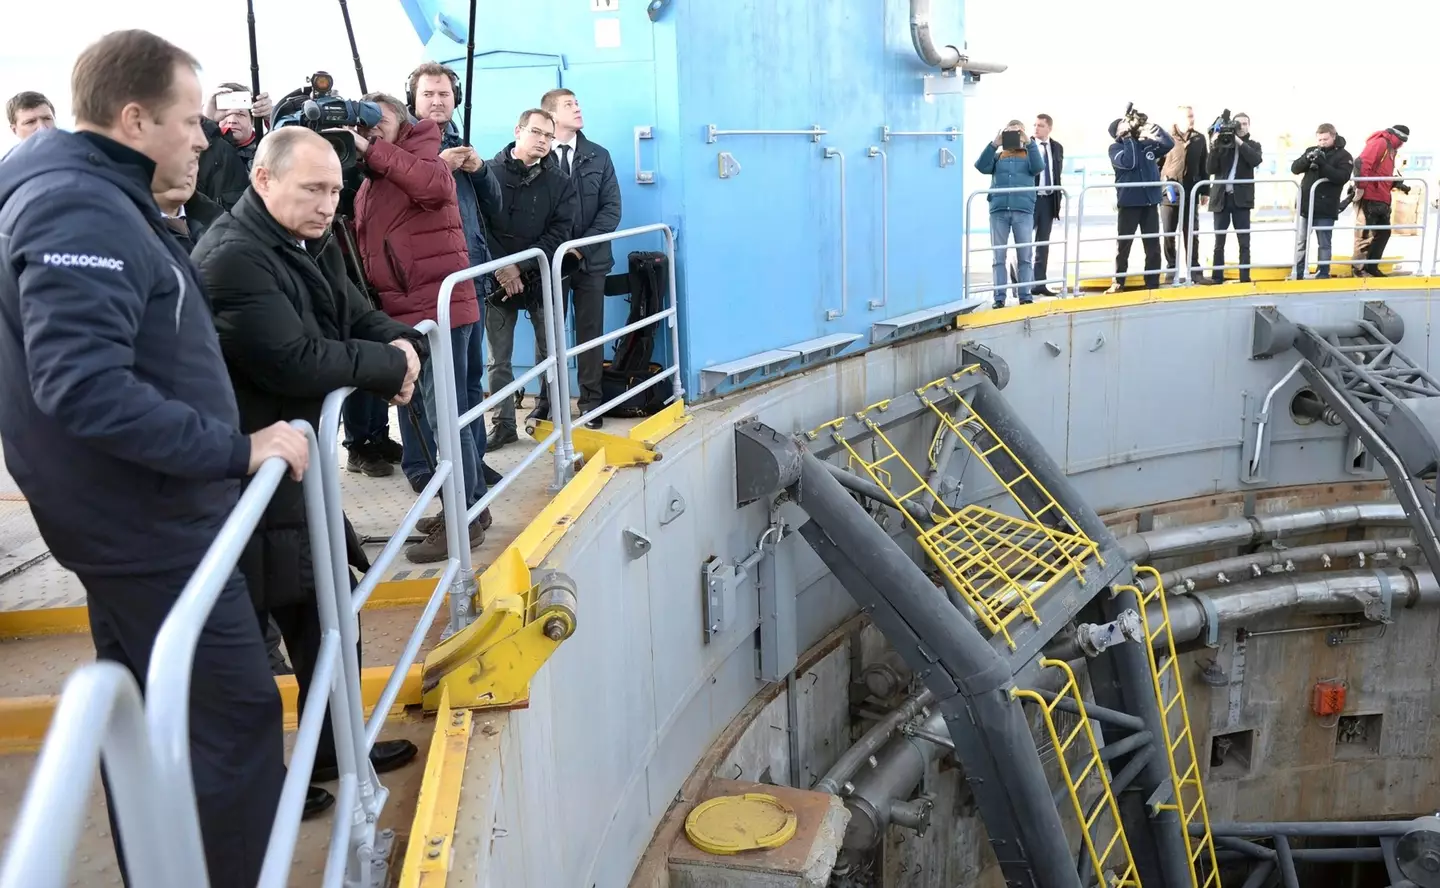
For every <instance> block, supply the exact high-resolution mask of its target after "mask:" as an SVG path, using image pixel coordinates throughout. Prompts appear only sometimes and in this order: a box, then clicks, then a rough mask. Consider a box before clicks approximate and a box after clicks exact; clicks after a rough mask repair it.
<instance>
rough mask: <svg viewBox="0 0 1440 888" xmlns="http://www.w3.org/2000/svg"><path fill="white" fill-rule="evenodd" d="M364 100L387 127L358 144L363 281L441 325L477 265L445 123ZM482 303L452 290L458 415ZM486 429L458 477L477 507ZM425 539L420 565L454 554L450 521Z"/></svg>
mask: <svg viewBox="0 0 1440 888" xmlns="http://www.w3.org/2000/svg"><path fill="white" fill-rule="evenodd" d="M362 101H366V102H374V103H375V104H377V105H379V106H380V113H381V117H380V123H379V125H377V126H375V127H372V128H370V129H367V130H365V131H364V132H363V133H362V134H361V135H360V136H357V137H356V139H355V148H356V150H357V151H358V152H359V153H360V156H361V157H362V158H364V161H365V168H366V175H365V184H364V185H361V186H360V191H359V193H357V194H356V195H355V228H356V235H357V240H358V241H359V247H360V257H361V259H362V260H363V262H364V265H365V276H366V277H367V278H369V280H370V283H371V284H372V285H373V286H374V287H375V290H376V291H377V292H378V293H379V295H380V306H381V308H383V309H384V310H385V313H386V314H388V315H390V317H392V318H395V319H396V320H397V321H400V322H402V323H405V324H411V325H414V324H418V323H420V322H421V321H424V320H431V321H433V320H436V310H437V305H438V302H439V298H440V284H441V283H442V282H443V281H444V280H445V278H446V277H448V276H449V275H451V274H453V273H454V272H457V271H463V270H464V269H466V268H469V267H470V247H469V245H468V244H467V243H466V242H465V229H464V225H463V223H462V222H461V219H460V205H459V201H458V199H457V198H456V196H455V179H454V177H453V176H452V175H451V173H450V165H449V164H448V163H447V162H446V160H445V158H443V157H441V156H440V127H439V125H438V124H436V123H435V121H433V120H430V119H426V120H421V121H415V120H414V119H413V118H411V117H410V112H409V110H408V109H407V108H406V107H405V104H404V103H403V102H401V101H400V100H399V99H397V98H395V97H394V96H390V95H386V94H385V93H370V94H369V95H367V96H365V97H364V99H363V100H362ZM480 330H481V327H480V306H479V304H478V303H477V302H476V300H475V282H474V281H463V282H461V283H459V284H456V285H455V288H454V289H453V290H451V292H450V330H449V334H450V344H451V348H450V354H451V360H452V363H453V364H454V372H455V405H456V407H457V408H458V412H457V414H456V416H457V417H458V416H460V415H462V414H464V413H465V412H466V411H468V410H469V409H470V406H471V405H470V399H469V395H468V392H469V384H468V379H469V366H468V361H467V358H468V355H469V354H470V342H471V340H472V339H473V337H476V336H479V335H481V333H480ZM433 366H434V362H431V363H430V364H428V365H427V366H426V367H425V371H424V373H423V374H421V377H420V388H421V397H422V399H423V401H424V404H425V413H426V418H427V419H428V420H429V421H430V428H432V429H433V430H434V431H435V433H436V436H437V438H438V436H439V432H440V425H439V422H438V416H437V408H438V406H439V405H438V402H437V400H436V398H435V374H434V372H433ZM477 431H478V425H477V424H476V423H471V424H470V425H468V426H466V427H464V428H463V429H461V430H460V462H461V472H460V478H461V480H462V481H463V482H464V483H463V484H462V485H461V486H462V489H463V493H464V494H465V506H466V508H469V507H470V506H473V505H475V504H476V503H477V502H479V501H480V497H481V496H483V495H484V493H485V485H484V484H483V479H481V477H480V459H479V455H478V454H477V452H476V448H475V437H474V436H475V433H476V432H477ZM490 521H491V517H490V510H489V509H486V510H485V511H483V512H481V513H480V514H479V515H478V516H477V517H476V518H475V520H474V521H473V522H471V524H470V527H469V539H470V548H472V549H477V548H479V547H480V544H481V543H483V542H485V530H486V528H488V527H489V526H490ZM426 526H427V527H428V528H429V529H428V530H427V531H426V537H425V539H424V540H422V541H420V542H418V543H416V544H415V545H413V546H411V547H410V548H409V549H406V550H405V557H406V558H408V559H410V560H411V561H412V562H415V563H417V564H424V563H429V562H433V561H444V560H445V558H446V556H447V555H448V552H447V545H446V540H445V522H444V519H443V516H442V518H441V520H439V521H436V522H434V523H427V525H426Z"/></svg>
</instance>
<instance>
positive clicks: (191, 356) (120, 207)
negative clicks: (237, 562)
mask: <svg viewBox="0 0 1440 888" xmlns="http://www.w3.org/2000/svg"><path fill="white" fill-rule="evenodd" d="M196 68H197V63H196V62H195V59H194V57H192V56H191V55H190V54H189V53H186V52H185V51H184V50H181V49H179V48H178V47H176V46H174V45H172V44H170V43H168V42H166V41H165V40H162V39H161V38H159V37H156V36H155V35H153V34H150V33H147V32H145V31H118V32H115V33H112V34H108V35H106V36H105V37H102V38H101V39H100V40H99V41H97V42H96V43H95V44H93V45H91V46H90V47H89V48H87V49H86V50H85V51H84V52H82V53H81V54H80V57H79V59H78V60H77V61H76V63H75V70H74V73H73V75H72V78H71V83H72V89H71V95H72V102H73V104H74V108H75V119H76V132H73V133H67V132H62V131H58V130H52V131H49V132H44V133H40V134H39V135H36V136H34V137H33V138H31V139H28V140H27V141H26V142H24V143H23V144H22V145H21V146H20V147H19V148H17V149H16V150H15V152H14V153H13V154H11V155H10V157H9V159H8V160H6V161H5V163H3V164H0V438H3V441H4V447H5V460H6V467H7V468H8V469H9V471H10V473H11V475H13V476H14V478H15V481H16V483H17V484H18V485H19V487H20V490H21V492H22V493H23V494H24V495H25V498H26V500H27V501H28V502H29V505H30V508H31V511H32V512H33V514H34V516H35V521H36V524H38V525H39V528H40V533H41V536H43V537H44V539H45V542H46V544H47V545H48V546H49V547H50V552H51V554H52V555H54V557H55V559H56V560H57V561H58V562H59V563H60V564H61V565H63V566H64V567H66V568H68V569H70V570H72V571H74V572H75V573H76V574H77V575H78V576H79V578H80V582H81V584H82V585H84V587H85V593H86V601H87V603H88V605H89V615H90V634H91V637H92V638H93V639H94V641H95V653H96V656H97V657H98V658H99V659H101V660H108V661H112V662H116V663H119V664H121V665H122V666H124V667H125V668H126V669H128V670H129V671H130V673H131V674H132V675H133V676H134V677H135V680H136V681H137V682H138V683H139V685H140V686H141V687H142V688H143V687H144V686H145V677H146V673H147V671H148V670H149V668H150V653H151V648H152V647H153V646H154V642H155V636H156V634H157V633H158V632H159V630H160V626H161V624H162V623H163V622H164V621H165V618H166V617H167V616H168V615H169V613H170V611H171V608H172V607H173V606H174V604H175V602H176V600H177V599H178V597H179V595H180V591H181V590H182V589H183V588H184V586H185V584H186V582H187V581H189V579H190V577H191V575H192V574H193V573H194V572H195V569H196V567H198V566H199V564H200V560H201V558H202V557H203V556H204V555H205V552H206V550H208V549H209V547H210V544H211V543H212V542H213V541H214V539H215V534H216V532H217V531H218V530H219V529H220V527H221V525H223V524H224V522H225V520H226V519H227V518H228V517H229V515H230V512H231V510H232V509H233V508H234V507H235V503H236V499H237V497H238V496H239V488H240V483H239V481H240V479H241V478H243V477H245V476H246V475H248V474H251V473H253V472H255V471H256V470H257V469H259V467H260V465H261V464H262V463H263V462H265V461H266V460H267V459H269V458H271V457H280V458H282V459H284V460H285V461H286V462H287V463H289V465H290V467H291V472H292V473H293V474H294V476H295V477H299V475H300V473H301V472H302V471H304V469H305V466H306V464H307V462H308V445H307V443H306V440H305V436H304V435H302V434H301V433H300V432H297V431H296V430H294V429H292V428H290V427H289V426H288V425H286V424H284V423H281V422H278V421H277V422H272V423H268V424H265V425H263V426H260V425H256V426H253V427H252V428H254V429H255V431H254V432H253V433H252V434H249V435H246V434H245V433H244V432H242V431H241V428H240V415H239V412H238V410H237V408H236V403H235V393H234V390H233V389H232V388H231V385H230V379H229V377H228V375H227V374H226V372H225V364H224V360H223V359H222V357H221V354H220V344H219V341H218V339H217V338H216V335H215V325H214V322H213V320H212V319H211V315H210V310H209V307H208V304H207V301H206V298H205V290H204V287H203V285H202V283H201V280H200V277H199V276H198V275H197V274H196V272H195V267H194V266H193V265H191V263H190V260H189V258H188V257H187V256H186V255H185V251H184V249H183V248H182V247H181V246H180V244H179V243H178V242H177V241H176V239H175V238H174V237H173V236H172V235H171V233H170V230H169V229H168V228H166V227H165V223H164V221H163V220H162V219H161V216H160V211H159V210H157V209H156V207H155V202H154V200H152V199H151V192H152V189H153V190H157V191H167V190H169V189H171V188H175V187H179V186H181V185H183V184H184V183H185V182H186V181H187V180H189V179H190V178H192V177H193V176H194V175H195V167H196V158H197V157H198V155H199V153H200V151H201V150H202V149H203V148H204V147H205V136H204V133H203V132H202V131H201V129H200V82H199V80H198V78H197V77H196V74H195V71H196ZM190 691H191V692H190V710H189V718H190V738H191V746H190V762H191V766H192V768H193V774H194V780H195V791H196V797H197V798H196V801H197V804H198V807H199V813H200V832H201V836H202V838H203V840H204V844H205V859H206V864H207V868H208V870H209V879H210V884H211V885H214V886H229V888H253V886H254V885H255V883H256V881H257V880H258V878H259V875H260V865H261V862H262V859H263V856H264V853H265V846H266V843H267V841H268V838H269V834H270V825H271V823H272V822H273V820H274V818H275V808H276V805H277V804H278V803H279V801H280V787H281V784H282V783H283V781H284V776H285V758H284V752H285V751H284V735H283V732H282V710H281V705H280V694H279V691H278V690H277V689H276V687H275V680H274V679H273V678H272V677H271V675H270V668H269V667H268V666H267V665H266V662H265V645H264V643H263V642H262V641H261V638H260V626H259V624H258V623H257V622H256V620H255V610H254V607H253V606H252V604H251V602H250V595H249V592H248V591H247V590H246V587H245V581H244V579H243V578H242V577H241V575H240V574H239V573H238V572H237V573H234V574H233V575H232V576H231V577H230V579H229V581H228V582H227V583H226V584H225V586H224V588H223V589H222V590H221V591H220V593H219V596H218V598H216V600H215V603H214V605H213V607H212V608H211V611H210V616H209V619H208V620H207V621H206V623H205V627H204V629H203V630H202V632H201V634H200V638H199V643H198V646H197V647H196V649H195V656H194V665H193V667H192V670H191V674H190ZM76 779H81V777H80V775H78V774H77V775H76ZM112 826H113V824H112ZM111 835H112V836H114V835H116V833H115V831H114V829H113V828H112V830H111ZM116 845H117V850H118V845H119V842H118V839H117V841H116Z"/></svg>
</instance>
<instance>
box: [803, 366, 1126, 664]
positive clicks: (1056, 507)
mask: <svg viewBox="0 0 1440 888" xmlns="http://www.w3.org/2000/svg"><path fill="white" fill-rule="evenodd" d="M971 372H977V368H976V367H973V366H972V367H967V368H965V369H964V370H962V371H960V372H959V373H956V374H954V375H953V376H947V377H943V378H941V379H938V380H936V381H934V382H932V383H929V384H928V385H924V386H921V387H920V388H918V389H916V390H915V394H916V396H918V397H920V398H921V399H922V401H924V403H925V404H926V406H927V407H928V408H929V410H930V411H931V412H933V413H934V414H935V415H936V416H937V417H939V422H938V424H937V426H936V429H935V435H934V438H933V439H932V443H931V446H930V451H931V452H932V453H933V452H934V451H935V449H936V442H938V440H939V439H940V437H941V436H943V435H944V434H945V432H946V431H947V430H949V431H953V432H954V433H955V434H956V435H957V437H959V439H960V440H961V441H962V442H964V444H965V446H966V447H967V448H969V450H970V452H971V453H972V454H974V455H975V456H978V457H979V458H980V460H981V462H983V463H984V464H985V467H986V468H987V469H988V470H989V471H990V473H991V475H993V476H994V477H995V480H996V481H998V482H999V483H1000V485H1001V487H1002V488H1004V490H1005V492H1006V494H1008V495H1009V498H1010V500H1011V501H1012V503H1013V504H1014V505H1015V507H1016V510H1017V511H1018V512H1019V513H1020V514H1021V515H1022V516H1023V517H1015V516H1013V515H1007V514H1004V513H1002V512H998V511H996V510H994V509H987V508H985V507H983V506H978V505H970V506H965V507H964V508H961V509H958V510H955V509H951V508H950V507H949V506H948V505H947V504H946V503H945V501H944V500H943V499H942V498H941V497H940V496H939V494H938V493H937V492H936V491H935V490H934V489H933V488H932V487H931V486H930V483H929V482H928V481H927V480H926V474H925V473H924V472H922V471H921V470H920V469H917V468H916V466H915V465H914V464H913V463H911V462H910V460H908V459H906V458H905V456H904V454H902V453H901V452H900V449H899V448H898V447H897V446H896V445H895V443H894V442H893V441H892V440H891V438H890V436H889V435H887V434H886V433H885V431H884V430H883V429H882V428H881V425H880V423H878V422H876V421H875V420H874V419H872V418H871V416H872V414H875V415H883V414H884V412H885V410H886V408H887V407H888V405H889V403H890V402H889V400H885V401H881V402H879V403H877V404H872V405H870V406H869V407H866V408H865V409H863V410H861V411H859V412H857V413H855V414H854V415H853V417H852V416H841V417H838V418H836V419H834V420H831V421H830V422H827V423H825V424H824V425H822V426H820V427H819V428H817V429H815V430H814V431H813V432H811V433H810V434H809V438H810V439H811V440H815V439H816V438H819V437H820V436H821V435H825V436H826V437H829V438H831V439H832V440H834V441H835V442H836V443H838V444H840V445H841V446H842V448H843V449H844V451H845V452H846V454H847V455H848V456H849V459H850V464H851V465H858V466H859V467H860V469H861V470H862V471H863V472H864V473H865V475H866V476H868V477H869V478H870V480H872V481H874V482H875V483H876V484H877V485H879V486H880V487H881V488H883V489H884V491H885V495H886V496H887V497H888V498H889V500H890V502H891V504H893V505H894V506H895V508H897V509H898V510H899V511H900V514H901V515H902V516H903V517H904V519H905V520H906V521H908V522H909V523H910V524H911V525H912V526H913V527H914V530H915V536H916V539H918V540H919V542H920V547H921V548H922V549H923V550H924V552H925V554H926V556H927V557H928V558H929V559H930V561H931V562H932V563H933V564H934V565H935V567H936V568H937V569H938V570H939V571H940V572H941V573H942V574H943V575H944V576H945V578H946V580H948V581H949V584H950V585H951V586H952V587H953V588H954V589H955V590H956V591H958V592H959V593H960V595H961V597H963V598H964V599H965V602H966V603H967V604H969V605H970V607H972V608H973V609H974V610H975V613H976V614H977V615H978V616H979V618H980V621H981V622H982V623H984V624H985V627H986V628H987V629H989V630H990V632H991V633H992V634H998V635H1001V636H1002V637H1003V638H1004V639H1005V642H1006V644H1008V645H1009V647H1010V648H1011V649H1012V650H1013V649H1014V648H1015V647H1016V645H1015V641H1014V639H1013V638H1012V637H1011V635H1010V631H1009V628H1008V627H1009V626H1010V624H1011V623H1013V622H1014V621H1015V620H1016V619H1018V618H1020V617H1021V616H1025V617H1028V618H1030V619H1031V620H1033V621H1035V622H1036V623H1039V622H1040V617H1039V614H1038V613H1037V611H1036V610H1035V604H1036V602H1038V601H1039V600H1040V599H1041V598H1042V597H1044V595H1045V594H1046V593H1047V592H1049V591H1050V590H1051V589H1053V588H1054V587H1055V586H1057V585H1058V584H1060V583H1061V582H1062V581H1064V580H1065V579H1066V578H1067V577H1069V576H1072V575H1073V576H1076V577H1077V578H1079V579H1080V581H1081V582H1084V579H1083V578H1084V572H1085V562H1086V560H1087V559H1091V558H1093V559H1095V560H1096V562H1098V563H1100V564H1101V565H1103V564H1104V562H1103V560H1101V558H1100V554H1099V546H1098V545H1097V544H1096V543H1095V541H1093V540H1091V539H1090V538H1089V537H1087V536H1086V535H1085V534H1084V533H1083V532H1081V531H1080V530H1079V529H1078V528H1079V525H1077V524H1076V523H1075V522H1074V521H1073V520H1072V519H1071V518H1070V515H1069V514H1068V513H1067V512H1066V511H1065V509H1064V508H1063V507H1062V506H1061V505H1060V504H1059V503H1058V502H1056V500H1055V498H1054V497H1053V496H1051V495H1050V493H1049V492H1048V491H1046V490H1045V488H1044V487H1043V486H1042V485H1041V484H1040V482H1039V480H1038V479H1036V478H1035V476H1034V475H1033V474H1031V472H1030V470H1029V469H1027V468H1026V467H1025V465H1024V464H1023V463H1022V462H1021V461H1020V459H1019V457H1017V456H1016V455H1015V454H1014V452H1013V451H1011V450H1010V448H1009V447H1008V446H1006V444H1005V442H1004V441H1002V440H1001V439H1000V437H999V435H997V434H995V432H994V430H993V429H991V428H990V426H989V424H987V423H986V422H985V420H984V419H982V418H981V417H980V416H979V414H977V413H975V411H974V410H973V409H972V408H971V407H970V405H969V403H967V402H966V401H965V399H964V398H963V397H962V396H961V395H962V393H961V392H960V391H958V390H956V389H955V387H954V383H955V382H957V381H959V380H960V378H961V377H962V376H963V375H964V374H966V373H971ZM932 391H933V392H936V393H937V394H939V393H940V392H942V391H943V392H944V393H946V394H949V395H952V396H953V397H954V399H955V401H956V404H955V405H954V406H955V409H956V410H957V412H958V418H956V417H951V416H950V415H949V414H948V413H946V412H945V409H943V408H949V407H950V406H951V405H950V404H949V403H948V402H947V403H945V404H944V405H943V408H942V406H941V405H937V404H936V403H935V402H933V401H931V400H930V399H929V398H926V397H925V395H926V394H927V393H928V392H932ZM851 418H853V419H855V420H856V421H858V422H860V423H861V424H863V425H864V426H865V427H866V428H868V429H869V430H870V431H871V432H872V433H873V435H874V437H873V438H872V439H871V440H872V441H873V445H872V446H873V450H874V452H873V454H872V456H873V458H871V459H866V458H864V457H863V456H861V454H860V453H859V451H858V450H857V449H856V446H855V443H854V442H852V441H849V440H847V439H846V438H845V437H844V436H843V435H842V434H840V429H841V427H843V426H844V424H845V422H846V420H847V419H851ZM967 431H968V432H970V433H971V434H968V435H967V434H966V432H967ZM982 434H983V435H985V436H988V441H987V442H985V443H984V444H983V445H977V444H976V443H975V439H976V438H979V437H981V435H982ZM989 442H994V443H993V444H991V443H989ZM1002 453H1003V455H1004V456H1005V457H1007V458H1008V459H1009V460H1010V461H1011V462H1013V464H1014V465H1015V466H1017V467H1018V469H1019V473H1020V474H1019V475H1018V476H1017V477H1015V478H1013V479H1012V480H1010V481H1006V480H1005V478H1004V477H1003V476H1002V475H1001V473H1000V471H999V470H998V469H997V468H996V466H995V464H994V462H993V461H992V459H993V458H994V457H995V456H996V454H1002ZM931 467H932V468H933V457H932V465H931ZM1021 484H1029V485H1030V486H1031V490H1032V492H1034V493H1035V494H1036V496H1037V498H1038V499H1039V500H1040V501H1041V502H1042V503H1043V505H1041V506H1040V507H1039V508H1038V509H1033V510H1032V508H1031V507H1030V506H1029V505H1027V504H1026V502H1025V501H1024V499H1022V498H1021V497H1020V496H1019V495H1017V493H1016V488H1018V487H1019V486H1020V485H1021ZM902 488H903V492H902V490H901V489H902ZM922 495H923V498H924V500H925V502H927V503H928V504H930V512H931V514H930V518H931V519H932V521H933V523H928V522H922V521H919V520H917V519H916V517H915V516H914V515H913V514H911V512H910V511H909V510H907V509H906V507H905V505H904V504H905V503H906V502H907V501H911V502H913V501H914V500H915V499H916V498H918V497H922ZM1050 513H1053V516H1054V517H1053V518H1052V524H1046V523H1045V522H1043V521H1042V520H1041V516H1042V515H1048V514H1050ZM1059 522H1063V524H1064V525H1065V526H1068V527H1069V528H1070V530H1062V529H1060V528H1059V527H1055V526H1052V525H1053V524H1054V523H1059Z"/></svg>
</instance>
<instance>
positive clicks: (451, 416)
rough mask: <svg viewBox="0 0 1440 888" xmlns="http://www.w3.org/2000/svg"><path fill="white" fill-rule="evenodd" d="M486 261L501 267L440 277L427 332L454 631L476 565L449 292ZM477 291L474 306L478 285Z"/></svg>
mask: <svg viewBox="0 0 1440 888" xmlns="http://www.w3.org/2000/svg"><path fill="white" fill-rule="evenodd" d="M506 264H509V263H506ZM486 265H494V267H493V268H491V269H489V270H490V271H494V270H498V269H500V268H504V267H505V266H504V265H497V264H494V263H485V265H480V266H477V267H476V268H467V269H465V270H464V271H457V272H455V273H453V274H451V275H450V276H449V277H447V278H445V280H444V281H442V282H441V284H440V293H439V297H438V302H437V304H436V307H435V329H434V330H431V331H429V333H428V336H429V339H430V376H431V378H432V379H433V380H434V383H435V386H434V389H435V425H436V426H437V428H435V429H433V431H434V432H435V450H436V454H435V459H436V461H437V462H439V461H440V460H446V459H448V460H450V475H449V477H447V478H446V479H445V483H444V486H442V487H441V488H440V502H441V508H442V513H443V514H444V516H445V545H446V548H447V549H448V550H449V552H450V554H451V556H452V557H454V558H458V559H459V560H460V572H459V575H458V576H457V577H456V578H455V583H454V585H452V586H451V587H450V622H449V625H448V626H447V627H446V634H447V635H454V634H455V633H456V632H459V631H460V630H461V629H464V628H465V627H466V626H468V625H469V624H470V616H471V610H472V608H471V599H472V598H473V595H474V591H475V578H474V573H475V570H474V566H473V565H472V563H471V560H470V528H469V524H468V522H466V521H465V506H466V501H465V491H466V490H468V489H469V483H470V480H469V479H468V478H466V477H465V460H464V459H463V457H462V452H461V447H460V421H459V420H460V408H459V395H458V394H457V392H456V390H455V355H454V353H453V352H452V351H451V343H450V294H451V293H452V292H454V290H455V285H456V284H458V283H460V282H461V281H465V280H473V279H475V278H478V277H479V276H480V274H481V273H483V272H480V271H478V270H477V269H484V268H485V266H486ZM471 272H475V273H474V274H471ZM475 292H476V304H477V307H478V304H479V288H478V287H477V288H476V291H475ZM475 470H476V471H479V470H480V467H479V466H476V467H475Z"/></svg>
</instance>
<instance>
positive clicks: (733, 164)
mask: <svg viewBox="0 0 1440 888" xmlns="http://www.w3.org/2000/svg"><path fill="white" fill-rule="evenodd" d="M716 162H717V163H718V164H719V171H720V178H722V179H733V178H735V177H736V176H738V175H740V161H738V160H736V159H735V155H733V154H731V153H730V152H729V151H721V152H720V153H719V154H718V155H717V156H716Z"/></svg>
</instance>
